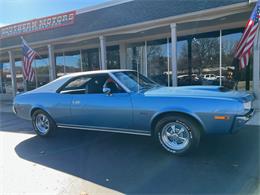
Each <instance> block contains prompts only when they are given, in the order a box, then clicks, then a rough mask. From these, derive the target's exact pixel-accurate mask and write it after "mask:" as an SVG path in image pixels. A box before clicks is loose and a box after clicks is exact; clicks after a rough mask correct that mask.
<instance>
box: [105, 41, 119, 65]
mask: <svg viewBox="0 0 260 195" xmlns="http://www.w3.org/2000/svg"><path fill="white" fill-rule="evenodd" d="M106 49H107V51H106V52H107V69H120V55H119V46H118V45H115V46H108V47H107V48H106Z"/></svg>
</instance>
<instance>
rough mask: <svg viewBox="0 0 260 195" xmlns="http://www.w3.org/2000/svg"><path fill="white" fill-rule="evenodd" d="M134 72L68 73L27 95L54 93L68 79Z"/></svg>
mask: <svg viewBox="0 0 260 195" xmlns="http://www.w3.org/2000/svg"><path fill="white" fill-rule="evenodd" d="M129 71H134V70H127V69H113V70H96V71H88V72H76V73H70V74H66V75H64V76H61V77H59V78H57V79H55V80H54V81H51V82H50V83H47V84H46V85H43V86H41V87H39V88H36V89H34V90H32V91H29V92H27V93H37V92H38V93H39V92H51V93H56V91H57V90H58V89H59V88H60V87H61V86H62V85H63V84H64V83H66V82H67V81H69V80H70V79H73V78H75V77H78V76H84V75H92V74H93V75H94V74H104V73H114V72H129Z"/></svg>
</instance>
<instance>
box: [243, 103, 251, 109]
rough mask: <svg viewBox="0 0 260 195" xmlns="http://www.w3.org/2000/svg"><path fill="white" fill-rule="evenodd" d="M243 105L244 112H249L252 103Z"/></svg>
mask: <svg viewBox="0 0 260 195" xmlns="http://www.w3.org/2000/svg"><path fill="white" fill-rule="evenodd" d="M243 105H244V109H245V110H250V109H251V107H252V102H245V103H243Z"/></svg>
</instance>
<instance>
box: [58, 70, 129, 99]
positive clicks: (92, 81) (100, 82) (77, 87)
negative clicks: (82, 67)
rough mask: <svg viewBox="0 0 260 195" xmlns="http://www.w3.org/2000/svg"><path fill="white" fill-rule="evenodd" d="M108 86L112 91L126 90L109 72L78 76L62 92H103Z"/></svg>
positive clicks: (121, 91) (120, 91)
mask: <svg viewBox="0 0 260 195" xmlns="http://www.w3.org/2000/svg"><path fill="white" fill-rule="evenodd" d="M104 87H108V88H110V89H111V93H123V92H124V90H123V89H122V88H121V87H120V86H119V85H118V84H117V83H116V82H115V81H114V80H113V79H112V78H110V76H109V75H108V74H98V75H87V76H81V77H77V78H76V79H73V80H71V81H70V82H69V83H67V84H66V85H65V86H64V87H63V88H62V89H61V90H60V93H62V94H103V88H104Z"/></svg>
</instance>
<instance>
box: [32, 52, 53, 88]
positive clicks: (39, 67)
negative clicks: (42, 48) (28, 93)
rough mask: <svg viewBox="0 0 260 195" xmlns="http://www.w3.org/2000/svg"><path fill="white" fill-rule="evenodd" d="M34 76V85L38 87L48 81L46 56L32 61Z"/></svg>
mask: <svg viewBox="0 0 260 195" xmlns="http://www.w3.org/2000/svg"><path fill="white" fill-rule="evenodd" d="M33 65H34V69H35V76H36V86H37V87H40V86H42V85H45V84H46V83H48V82H49V60H48V58H47V57H46V56H42V58H41V59H39V58H38V59H37V58H36V59H35V60H34V62H33Z"/></svg>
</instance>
